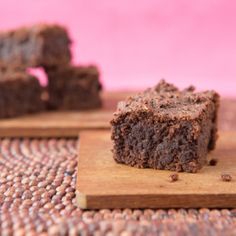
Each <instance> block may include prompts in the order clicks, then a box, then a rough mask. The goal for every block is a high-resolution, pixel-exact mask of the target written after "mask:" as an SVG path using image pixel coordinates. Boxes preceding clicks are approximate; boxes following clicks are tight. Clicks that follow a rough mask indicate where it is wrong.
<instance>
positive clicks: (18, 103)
mask: <svg viewBox="0 0 236 236" xmlns="http://www.w3.org/2000/svg"><path fill="white" fill-rule="evenodd" d="M0 68H1V69H0V118H10V117H16V116H20V115H24V114H27V113H34V112H39V111H42V110H43V109H44V103H43V101H42V99H41V96H42V88H41V86H40V84H39V82H38V80H37V78H36V77H34V76H32V75H29V74H27V73H26V72H24V70H21V69H19V70H15V69H11V68H10V67H7V68H5V70H3V68H4V67H1V66H0Z"/></svg>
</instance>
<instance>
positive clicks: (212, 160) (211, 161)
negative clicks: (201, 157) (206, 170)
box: [208, 158, 218, 166]
mask: <svg viewBox="0 0 236 236" xmlns="http://www.w3.org/2000/svg"><path fill="white" fill-rule="evenodd" d="M217 163H218V159H216V158H212V159H211V160H209V162H208V165H209V166H216V165H217Z"/></svg>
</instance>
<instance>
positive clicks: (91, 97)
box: [46, 65, 102, 110]
mask: <svg viewBox="0 0 236 236" xmlns="http://www.w3.org/2000/svg"><path fill="white" fill-rule="evenodd" d="M46 72H47V74H48V94H49V106H50V107H51V109H59V110H86V109H94V108H99V107H101V105H102V102H101V98H100V91H101V83H100V81H99V72H98V70H97V68H96V67H95V66H72V65H71V66H70V65H68V66H64V67H51V68H46Z"/></svg>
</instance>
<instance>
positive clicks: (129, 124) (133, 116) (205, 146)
mask: <svg viewBox="0 0 236 236" xmlns="http://www.w3.org/2000/svg"><path fill="white" fill-rule="evenodd" d="M218 107H219V95H218V94H217V93H216V92H214V91H206V92H200V93H196V92H194V88H193V87H189V88H188V89H185V90H183V91H180V90H179V89H177V88H176V87H175V86H174V85H172V84H168V83H166V82H165V81H164V80H162V81H161V82H160V83H159V84H158V85H157V86H156V87H154V88H152V89H148V90H146V91H144V92H143V93H139V94H137V95H135V96H133V97H130V98H128V99H127V100H126V101H123V102H120V103H119V104H118V108H117V111H116V113H115V114H114V118H113V120H112V121H111V125H112V135H111V138H112V140H113V144H114V145H113V156H114V159H115V161H116V162H118V163H123V164H127V165H129V166H134V167H139V168H154V169H165V170H172V171H185V172H197V171H198V170H199V169H201V168H202V166H203V165H204V164H205V163H206V159H207V153H208V151H210V150H213V149H214V147H215V143H216V138H217V110H218Z"/></svg>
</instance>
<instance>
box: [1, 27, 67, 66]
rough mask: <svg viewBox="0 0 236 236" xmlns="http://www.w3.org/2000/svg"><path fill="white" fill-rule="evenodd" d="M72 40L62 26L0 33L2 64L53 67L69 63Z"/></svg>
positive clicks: (25, 28)
mask: <svg viewBox="0 0 236 236" xmlns="http://www.w3.org/2000/svg"><path fill="white" fill-rule="evenodd" d="M70 44H71V40H70V38H69V36H68V34H67V31H66V29H65V28H63V27H61V26H59V25H44V24H38V25H34V26H32V27H22V28H18V29H16V30H11V31H6V32H1V33H0V62H4V63H9V64H11V65H13V64H14V65H21V66H25V67H29V66H45V65H46V66H49V65H50V66H52V65H62V64H65V63H69V62H70V60H71V52H70Z"/></svg>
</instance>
